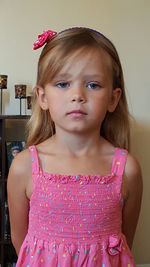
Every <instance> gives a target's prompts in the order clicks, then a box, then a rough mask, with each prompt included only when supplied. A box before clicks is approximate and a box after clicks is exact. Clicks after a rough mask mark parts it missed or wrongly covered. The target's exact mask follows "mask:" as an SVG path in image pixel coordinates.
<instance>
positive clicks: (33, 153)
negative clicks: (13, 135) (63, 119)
mask: <svg viewBox="0 0 150 267" xmlns="http://www.w3.org/2000/svg"><path fill="white" fill-rule="evenodd" d="M29 151H30V153H31V158H32V175H34V174H38V173H39V170H40V166H39V158H38V153H37V149H36V147H35V146H34V145H33V146H29Z"/></svg>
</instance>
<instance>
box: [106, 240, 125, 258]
mask: <svg viewBox="0 0 150 267" xmlns="http://www.w3.org/2000/svg"><path fill="white" fill-rule="evenodd" d="M121 249H122V240H121V238H120V237H119V236H117V235H111V236H110V237H109V244H108V253H109V254H110V255H112V256H113V255H117V254H119V253H120V252H121Z"/></svg>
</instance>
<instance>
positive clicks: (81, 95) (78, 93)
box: [71, 89, 86, 103]
mask: <svg viewBox="0 0 150 267" xmlns="http://www.w3.org/2000/svg"><path fill="white" fill-rule="evenodd" d="M71 102H77V103H85V102H86V95H85V92H83V91H82V90H80V89H79V90H74V91H73V92H72V94H71Z"/></svg>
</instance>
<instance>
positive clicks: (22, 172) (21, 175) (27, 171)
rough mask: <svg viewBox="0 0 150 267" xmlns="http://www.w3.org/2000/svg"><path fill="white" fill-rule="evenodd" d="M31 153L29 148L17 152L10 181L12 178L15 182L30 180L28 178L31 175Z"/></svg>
mask: <svg viewBox="0 0 150 267" xmlns="http://www.w3.org/2000/svg"><path fill="white" fill-rule="evenodd" d="M31 165H32V161H31V155H30V152H29V150H28V149H25V150H24V151H22V152H20V153H18V154H17V156H16V157H15V158H14V159H13V161H12V164H11V166H10V170H9V174H8V183H9V182H10V180H11V181H12V180H13V182H16V184H17V183H18V182H24V183H27V182H28V178H29V176H30V175H31V168H32V167H31Z"/></svg>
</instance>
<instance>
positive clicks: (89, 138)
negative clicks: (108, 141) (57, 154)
mask: <svg viewBox="0 0 150 267" xmlns="http://www.w3.org/2000/svg"><path fill="white" fill-rule="evenodd" d="M53 140H54V143H55V146H56V150H58V151H63V154H66V155H68V156H76V157H80V156H92V155H94V154H95V153H97V152H98V151H99V149H100V146H102V144H103V143H104V139H103V138H102V137H101V136H100V134H99V132H97V133H92V134H90V135H89V134H83V135H81V134H74V133H65V135H64V133H63V132H62V131H57V132H56V134H55V135H54V137H53Z"/></svg>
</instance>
